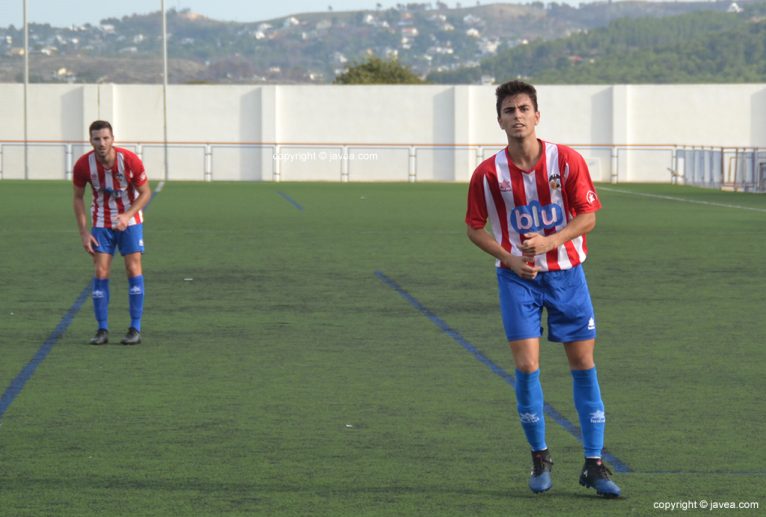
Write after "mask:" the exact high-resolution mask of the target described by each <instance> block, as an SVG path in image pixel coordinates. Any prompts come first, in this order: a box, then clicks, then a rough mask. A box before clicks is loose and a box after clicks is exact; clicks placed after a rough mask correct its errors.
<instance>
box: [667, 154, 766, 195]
mask: <svg viewBox="0 0 766 517" xmlns="http://www.w3.org/2000/svg"><path fill="white" fill-rule="evenodd" d="M671 173H672V175H673V177H674V179H676V181H679V182H683V183H685V184H687V185H696V186H700V187H707V188H716V189H722V190H736V191H740V192H766V149H759V148H739V147H719V148H711V147H683V148H680V149H678V150H677V151H676V165H675V167H674V168H673V170H672V171H671Z"/></svg>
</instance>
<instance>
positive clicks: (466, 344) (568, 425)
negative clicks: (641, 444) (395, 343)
mask: <svg viewBox="0 0 766 517" xmlns="http://www.w3.org/2000/svg"><path fill="white" fill-rule="evenodd" d="M375 276H377V277H378V278H379V279H380V281H381V282H383V283H384V284H386V285H387V286H388V287H390V288H391V289H393V290H394V291H396V292H397V293H399V295H400V296H401V297H402V298H404V299H405V300H407V301H408V302H409V304H410V305H412V306H413V307H415V308H416V309H417V310H418V311H420V313H421V314H423V315H424V316H425V317H426V318H428V319H429V320H431V322H432V323H433V324H434V325H436V326H437V327H438V328H439V329H441V330H442V331H443V332H444V333H445V334H447V335H448V336H449V337H451V338H452V339H453V340H454V341H456V342H457V343H458V344H459V345H460V346H462V347H463V348H465V349H466V350H467V351H468V352H469V353H470V354H471V355H473V356H474V358H476V359H478V360H479V362H481V363H483V364H484V365H485V366H487V367H488V368H489V369H490V370H491V371H492V373H494V374H495V375H497V376H498V377H500V378H501V379H503V380H504V381H505V382H507V383H508V384H510V385H511V386H513V385H514V382H515V381H514V377H513V375H511V374H510V373H508V372H507V371H505V370H504V369H503V368H501V367H500V366H498V365H497V364H495V363H494V362H492V360H491V359H490V358H488V357H487V356H486V355H484V354H483V353H481V351H480V350H479V349H478V348H476V346H474V345H473V344H471V342H470V341H468V340H467V339H466V338H464V337H463V336H461V335H460V333H459V332H458V331H457V330H455V329H453V328H452V327H450V326H449V325H448V324H447V322H445V321H444V320H443V319H441V318H440V317H439V316H437V315H436V314H434V312H433V311H431V310H430V309H428V307H426V306H425V305H423V304H422V303H420V301H418V299H417V298H415V297H414V296H412V295H411V294H410V293H408V292H407V291H406V290H405V289H404V288H403V287H401V286H400V285H399V284H397V283H396V282H395V281H394V280H392V279H391V278H390V277H388V276H386V275H385V274H384V273H383V272H381V271H376V272H375ZM545 414H546V415H548V416H549V417H550V418H551V419H553V421H555V422H556V423H557V424H559V425H560V426H561V427H563V428H564V429H565V430H566V431H567V432H568V433H569V434H571V435H572V436H574V437H575V439H576V440H577V441H578V442H580V443H582V439H581V437H580V428H579V427H577V426H576V425H574V424H573V423H572V422H570V421H569V420H568V419H567V418H566V417H565V416H564V415H562V414H561V413H559V412H558V411H557V410H556V408H554V407H553V406H551V405H550V404H548V403H547V402H546V403H545ZM603 457H604V459H605V460H606V461H608V462H609V463H611V464H612V465H613V466H614V469H615V470H616V471H617V472H631V468H630V467H629V466H628V465H627V464H626V463H625V462H623V461H621V460H620V459H618V458H617V457H616V456H614V455H613V454H610V453H608V452H607V451H606V450H604V452H603Z"/></svg>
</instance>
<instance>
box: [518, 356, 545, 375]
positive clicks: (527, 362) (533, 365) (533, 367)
mask: <svg viewBox="0 0 766 517" xmlns="http://www.w3.org/2000/svg"><path fill="white" fill-rule="evenodd" d="M516 369H517V370H519V371H520V372H522V373H533V372H536V371H537V370H539V369H540V363H539V362H538V361H534V360H532V359H519V360H516Z"/></svg>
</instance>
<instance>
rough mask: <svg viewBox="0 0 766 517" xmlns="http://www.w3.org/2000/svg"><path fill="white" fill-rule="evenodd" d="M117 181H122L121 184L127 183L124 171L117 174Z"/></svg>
mask: <svg viewBox="0 0 766 517" xmlns="http://www.w3.org/2000/svg"><path fill="white" fill-rule="evenodd" d="M117 179H118V180H120V183H122V182H123V181H125V175H124V174H123V173H122V171H120V172H118V173H117Z"/></svg>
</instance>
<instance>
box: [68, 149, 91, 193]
mask: <svg viewBox="0 0 766 517" xmlns="http://www.w3.org/2000/svg"><path fill="white" fill-rule="evenodd" d="M86 157H87V155H85V156H82V157H80V159H79V160H77V162H75V164H74V168H72V183H73V184H74V185H75V186H76V187H80V188H84V187H85V185H87V184H88V181H90V174H89V173H88V166H87V158H86Z"/></svg>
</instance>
